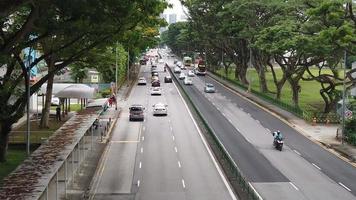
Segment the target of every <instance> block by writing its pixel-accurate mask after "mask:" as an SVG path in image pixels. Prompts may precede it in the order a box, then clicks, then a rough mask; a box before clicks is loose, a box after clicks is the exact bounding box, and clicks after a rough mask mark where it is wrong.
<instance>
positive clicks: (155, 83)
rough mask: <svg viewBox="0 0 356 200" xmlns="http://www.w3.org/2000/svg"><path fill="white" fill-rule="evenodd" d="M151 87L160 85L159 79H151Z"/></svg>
mask: <svg viewBox="0 0 356 200" xmlns="http://www.w3.org/2000/svg"><path fill="white" fill-rule="evenodd" d="M151 85H152V87H161V83H160V82H159V80H154V81H152V84H151Z"/></svg>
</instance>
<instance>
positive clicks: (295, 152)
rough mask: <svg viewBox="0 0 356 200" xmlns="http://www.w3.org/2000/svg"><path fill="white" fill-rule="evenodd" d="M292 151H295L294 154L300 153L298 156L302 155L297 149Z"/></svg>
mask: <svg viewBox="0 0 356 200" xmlns="http://www.w3.org/2000/svg"><path fill="white" fill-rule="evenodd" d="M293 151H294V153H296V154H298V155H300V156H301V155H302V154H300V153H299V151H297V150H293Z"/></svg>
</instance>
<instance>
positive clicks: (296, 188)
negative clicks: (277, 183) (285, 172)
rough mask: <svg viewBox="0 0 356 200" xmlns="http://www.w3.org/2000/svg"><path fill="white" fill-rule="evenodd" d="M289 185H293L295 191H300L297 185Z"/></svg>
mask: <svg viewBox="0 0 356 200" xmlns="http://www.w3.org/2000/svg"><path fill="white" fill-rule="evenodd" d="M289 184H291V185H292V186H293V187H294V189H295V190H297V191H299V188H298V187H297V186H296V185H294V184H293V183H292V182H289Z"/></svg>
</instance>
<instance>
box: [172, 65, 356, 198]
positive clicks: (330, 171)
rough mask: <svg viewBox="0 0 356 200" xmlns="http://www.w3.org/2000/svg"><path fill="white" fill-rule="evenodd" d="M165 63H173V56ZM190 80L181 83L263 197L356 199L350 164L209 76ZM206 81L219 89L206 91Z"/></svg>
mask: <svg viewBox="0 0 356 200" xmlns="http://www.w3.org/2000/svg"><path fill="white" fill-rule="evenodd" d="M167 63H168V64H169V65H170V66H171V67H173V61H172V59H168V60H167ZM192 80H193V85H192V86H185V85H183V87H184V88H185V90H186V91H187V93H188V95H189V96H190V97H191V99H192V101H193V102H194V104H195V105H196V107H197V108H198V109H199V111H200V112H201V114H202V115H203V116H204V118H205V119H206V120H207V122H208V124H209V125H210V126H211V128H212V129H213V130H214V132H215V134H217V136H218V137H219V139H220V141H221V142H222V143H223V144H224V146H225V148H226V149H227V150H228V152H229V154H230V155H231V156H232V158H233V159H234V160H235V162H236V163H237V165H238V166H239V168H240V169H241V171H242V172H243V174H244V175H245V176H246V178H247V180H248V181H249V182H250V183H251V184H252V185H253V186H254V187H255V189H256V190H257V191H258V193H259V194H260V195H261V196H262V197H263V198H264V199H330V200H331V199H356V197H355V196H353V194H354V195H355V194H356V193H355V192H356V181H354V180H356V169H355V168H354V167H353V166H352V165H350V164H348V163H346V162H345V161H343V160H341V159H340V158H338V157H337V156H335V155H334V154H332V153H330V152H328V151H326V150H324V149H323V148H321V147H320V146H319V145H317V144H314V143H313V142H311V141H310V140H308V139H307V138H305V137H304V136H302V135H301V134H300V133H297V132H296V131H295V130H294V129H292V128H291V127H289V126H288V125H286V124H285V123H283V122H282V121H281V120H279V119H278V118H276V117H274V116H273V115H272V114H270V113H268V112H266V111H265V110H263V109H261V108H259V107H258V106H256V105H255V104H253V103H250V102H248V101H247V100H246V99H244V98H242V97H240V96H239V95H237V94H236V93H234V92H232V91H230V90H229V89H227V88H225V87H224V86H222V85H220V84H218V83H217V82H216V81H214V80H212V79H211V78H209V77H194V78H192ZM206 82H209V83H213V84H214V85H215V87H216V89H217V92H216V93H214V94H206V93H204V91H203V88H204V85H205V83H206ZM180 84H182V81H180ZM277 129H279V130H281V131H282V133H283V134H284V137H285V138H286V139H285V146H284V149H283V151H282V152H279V151H277V150H275V149H274V148H273V146H272V141H273V137H272V135H271V131H275V130H277Z"/></svg>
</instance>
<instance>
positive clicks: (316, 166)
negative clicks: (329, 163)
mask: <svg viewBox="0 0 356 200" xmlns="http://www.w3.org/2000/svg"><path fill="white" fill-rule="evenodd" d="M312 165H313V166H314V167H315V168H317V169H318V170H321V168H320V167H319V166H318V165H316V164H314V163H312Z"/></svg>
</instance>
